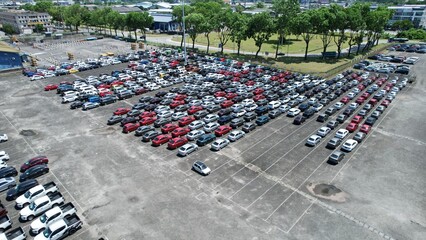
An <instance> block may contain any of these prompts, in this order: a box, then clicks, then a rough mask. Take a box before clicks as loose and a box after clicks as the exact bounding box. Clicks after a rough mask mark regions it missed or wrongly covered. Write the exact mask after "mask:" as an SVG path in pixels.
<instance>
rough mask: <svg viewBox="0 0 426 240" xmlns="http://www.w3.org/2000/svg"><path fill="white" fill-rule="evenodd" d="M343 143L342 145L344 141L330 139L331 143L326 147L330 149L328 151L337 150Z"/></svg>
mask: <svg viewBox="0 0 426 240" xmlns="http://www.w3.org/2000/svg"><path fill="white" fill-rule="evenodd" d="M341 143H342V139H340V138H332V139H330V141H328V143H327V145H326V146H325V147H326V148H328V149H336V148H337V147H338V146H339V145H340V144H341Z"/></svg>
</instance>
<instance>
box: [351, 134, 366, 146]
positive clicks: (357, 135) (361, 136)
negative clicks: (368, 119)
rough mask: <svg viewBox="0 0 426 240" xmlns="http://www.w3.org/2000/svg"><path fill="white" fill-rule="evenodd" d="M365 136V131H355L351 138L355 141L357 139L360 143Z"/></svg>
mask: <svg viewBox="0 0 426 240" xmlns="http://www.w3.org/2000/svg"><path fill="white" fill-rule="evenodd" d="M365 136H366V134H365V133H363V132H357V133H356V134H355V136H354V137H353V139H354V140H355V141H357V142H358V143H361V142H362V140H364V138H365Z"/></svg>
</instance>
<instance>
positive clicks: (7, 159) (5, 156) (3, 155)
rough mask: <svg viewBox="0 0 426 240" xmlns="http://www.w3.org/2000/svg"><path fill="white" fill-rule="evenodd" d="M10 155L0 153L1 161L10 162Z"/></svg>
mask: <svg viewBox="0 0 426 240" xmlns="http://www.w3.org/2000/svg"><path fill="white" fill-rule="evenodd" d="M9 159H10V158H9V154H7V153H6V152H5V151H0V161H9Z"/></svg>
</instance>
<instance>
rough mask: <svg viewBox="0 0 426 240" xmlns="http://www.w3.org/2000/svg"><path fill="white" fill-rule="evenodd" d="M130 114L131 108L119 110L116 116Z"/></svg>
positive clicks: (116, 111)
mask: <svg viewBox="0 0 426 240" xmlns="http://www.w3.org/2000/svg"><path fill="white" fill-rule="evenodd" d="M128 112H130V109H129V108H117V110H115V112H114V115H126V114H127V113H128Z"/></svg>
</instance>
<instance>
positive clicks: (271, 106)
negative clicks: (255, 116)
mask: <svg viewBox="0 0 426 240" xmlns="http://www.w3.org/2000/svg"><path fill="white" fill-rule="evenodd" d="M280 106H281V102H280V101H272V102H270V103H269V104H268V108H269V109H276V108H279V107H280Z"/></svg>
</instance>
